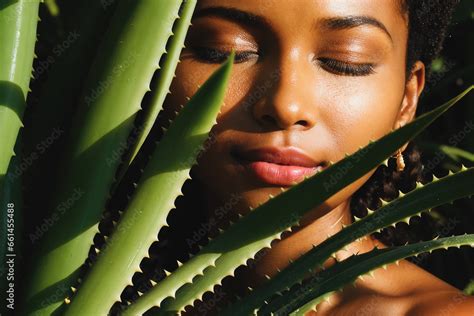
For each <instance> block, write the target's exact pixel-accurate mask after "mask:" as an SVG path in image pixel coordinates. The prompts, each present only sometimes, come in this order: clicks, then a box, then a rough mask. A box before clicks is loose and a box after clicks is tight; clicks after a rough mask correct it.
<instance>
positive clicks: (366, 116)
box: [315, 76, 403, 161]
mask: <svg viewBox="0 0 474 316" xmlns="http://www.w3.org/2000/svg"><path fill="white" fill-rule="evenodd" d="M318 90H319V91H318ZM402 92H403V88H401V89H394V84H393V82H392V83H390V84H385V83H384V81H383V80H380V79H378V78H377V76H373V77H358V78H347V79H339V80H337V82H336V80H334V82H331V81H329V82H326V83H325V84H324V86H322V85H321V86H319V87H318V88H317V92H316V93H318V95H319V97H318V98H319V100H320V101H319V103H320V104H323V105H324V106H320V108H319V116H320V120H321V122H322V123H323V124H324V127H325V129H326V130H327V133H328V134H329V135H331V138H332V143H333V145H334V146H335V148H334V149H336V152H338V155H339V157H333V158H334V161H336V160H339V159H341V158H342V157H343V155H344V154H345V153H352V152H354V151H356V150H358V149H359V147H360V146H366V145H367V144H368V143H369V141H370V140H376V139H379V138H380V137H382V136H384V135H385V134H387V133H388V132H390V131H391V129H392V128H393V126H394V123H395V121H396V118H397V115H398V112H399V109H400V104H401V100H402ZM315 100H317V98H315Z"/></svg>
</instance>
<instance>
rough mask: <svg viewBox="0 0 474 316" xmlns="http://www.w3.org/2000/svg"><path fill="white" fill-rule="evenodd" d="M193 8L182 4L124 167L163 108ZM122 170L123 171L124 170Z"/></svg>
mask: <svg viewBox="0 0 474 316" xmlns="http://www.w3.org/2000/svg"><path fill="white" fill-rule="evenodd" d="M195 7H196V0H187V1H184V3H183V9H182V11H181V17H180V19H178V21H177V22H176V23H177V25H176V28H175V30H174V35H173V37H172V41H171V45H170V47H169V49H168V52H167V54H166V60H165V62H164V64H163V66H162V67H161V70H160V74H159V75H160V76H159V78H158V80H157V83H156V85H155V87H153V88H152V91H156V93H154V94H153V97H152V101H151V106H150V109H149V110H148V113H147V115H146V118H145V121H144V123H143V125H142V126H140V134H139V136H138V137H137V141H136V144H135V145H134V148H133V150H132V152H131V154H130V156H129V157H128V159H127V161H125V166H128V165H130V163H131V162H132V161H133V159H134V158H135V156H136V155H137V153H138V151H139V150H140V148H141V146H142V145H143V142H144V141H145V138H146V136H147V135H148V133H149V132H150V130H151V128H152V126H153V123H154V122H155V120H156V118H157V116H158V113H159V112H160V111H161V109H162V108H163V103H164V101H165V97H166V95H167V94H169V93H170V90H169V88H170V85H171V81H172V80H173V77H174V72H175V69H176V66H177V65H178V62H179V56H180V55H181V49H182V48H183V47H184V39H185V37H186V33H187V31H188V28H189V25H190V24H191V17H192V15H193V12H194V8H195ZM123 170H125V168H124V169H123ZM120 178H121V177H119V179H120Z"/></svg>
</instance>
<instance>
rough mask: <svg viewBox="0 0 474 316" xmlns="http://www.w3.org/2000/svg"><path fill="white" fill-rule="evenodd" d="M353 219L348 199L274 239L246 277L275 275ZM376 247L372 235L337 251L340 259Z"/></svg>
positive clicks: (254, 280) (255, 279) (259, 279)
mask: <svg viewBox="0 0 474 316" xmlns="http://www.w3.org/2000/svg"><path fill="white" fill-rule="evenodd" d="M351 222H352V218H351V212H350V208H349V201H347V202H344V203H342V204H340V205H339V206H337V207H336V208H334V209H333V210H331V211H330V212H328V213H327V214H325V215H324V216H322V217H319V218H317V219H315V220H313V221H311V222H310V223H308V224H306V225H304V226H303V227H301V228H300V229H298V230H297V231H293V232H292V233H291V234H289V235H288V236H286V237H284V238H283V239H282V240H279V241H278V242H276V243H274V245H272V248H271V249H269V250H268V251H267V252H266V253H265V255H264V256H262V257H259V259H258V264H255V265H253V266H254V269H252V271H248V273H249V275H247V276H246V278H248V279H249V280H251V282H252V283H254V284H255V285H257V284H259V283H261V282H263V281H264V280H265V275H268V276H270V277H273V276H274V275H275V274H276V273H277V272H278V271H279V270H282V269H284V268H285V267H286V266H287V265H288V264H289V261H290V260H296V259H297V258H298V257H300V256H301V255H303V254H304V253H305V252H307V251H309V250H311V248H312V247H313V245H319V244H320V243H322V242H323V241H324V240H326V239H327V238H328V236H332V235H334V234H336V233H337V232H339V231H340V230H341V229H342V228H343V225H349V224H351ZM373 247H374V242H373V240H372V239H371V238H365V239H362V240H360V241H356V242H353V243H351V244H350V245H348V246H347V247H346V248H345V250H340V251H338V252H337V253H336V260H337V261H342V260H344V259H345V258H347V257H349V256H350V255H352V254H355V253H357V252H360V253H362V252H366V251H369V250H371V249H373ZM336 260H335V259H333V258H330V259H329V260H327V261H326V262H325V263H324V264H323V266H324V267H329V266H331V265H332V264H334V263H335V261H336Z"/></svg>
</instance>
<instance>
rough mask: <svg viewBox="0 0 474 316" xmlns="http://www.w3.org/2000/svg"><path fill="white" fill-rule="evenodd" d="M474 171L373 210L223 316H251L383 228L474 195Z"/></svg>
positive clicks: (465, 170)
mask: <svg viewBox="0 0 474 316" xmlns="http://www.w3.org/2000/svg"><path fill="white" fill-rule="evenodd" d="M473 182H474V168H470V169H466V168H463V169H462V170H461V171H460V172H458V173H456V174H453V175H449V176H446V177H444V178H442V179H439V180H435V181H433V182H431V183H429V184H427V185H425V186H423V185H421V183H418V186H417V188H416V189H415V190H413V191H411V192H409V193H407V194H403V193H401V192H400V197H399V198H397V199H395V200H393V201H392V202H390V203H386V202H384V203H383V204H385V205H384V206H382V207H381V208H380V209H379V210H377V211H376V212H373V211H370V210H369V215H368V216H367V217H364V218H363V219H360V220H358V221H356V222H354V223H353V224H351V225H350V226H348V227H346V228H344V229H342V230H341V231H340V232H338V233H337V234H335V235H333V236H331V237H329V238H328V239H326V240H325V241H324V242H322V243H321V244H319V245H317V246H315V247H314V248H313V249H311V250H310V251H308V252H307V253H305V254H304V255H303V256H301V257H300V258H298V259H297V260H295V261H294V262H293V263H292V264H291V265H290V266H288V267H286V268H285V269H284V270H282V271H281V272H279V273H278V274H277V275H276V276H275V277H273V278H272V279H270V280H268V281H267V282H266V283H265V284H263V285H262V286H261V287H259V288H257V289H255V290H254V291H253V292H252V293H251V294H250V295H248V296H247V297H244V298H243V299H242V300H241V301H239V302H238V304H235V305H233V306H231V307H230V308H228V309H226V311H224V312H223V313H222V315H247V314H250V313H251V312H252V311H253V310H255V309H257V308H258V307H259V306H261V305H263V303H264V301H265V300H268V299H269V298H270V297H271V296H272V295H274V294H275V293H279V292H281V291H283V290H284V289H285V288H287V287H289V286H292V285H293V284H296V283H297V282H301V280H303V279H304V278H305V277H306V276H307V274H308V273H311V272H312V271H314V269H315V267H318V266H321V267H322V264H323V263H324V262H325V261H326V260H327V259H328V258H329V257H331V256H332V255H333V254H335V253H336V252H337V251H338V250H340V249H342V248H343V247H345V246H346V245H348V244H350V243H351V242H353V241H354V240H356V239H358V238H361V237H363V236H366V235H368V234H371V233H374V232H379V231H380V230H381V229H382V228H383V227H387V226H389V225H395V223H397V222H401V221H403V222H406V223H408V221H409V219H410V218H411V217H413V216H416V215H419V214H420V213H421V212H422V211H424V210H427V209H431V208H433V207H436V206H439V205H442V204H445V203H448V202H451V201H454V200H456V199H459V198H462V197H465V196H470V195H472V194H474V187H473V186H472V185H470V183H473Z"/></svg>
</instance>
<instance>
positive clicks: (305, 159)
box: [232, 147, 324, 186]
mask: <svg viewBox="0 0 474 316" xmlns="http://www.w3.org/2000/svg"><path fill="white" fill-rule="evenodd" d="M232 155H233V156H234V157H235V158H236V160H238V161H239V162H240V163H241V164H242V165H244V166H245V167H246V169H247V170H249V171H250V172H251V173H252V174H253V175H254V176H255V177H256V178H257V179H259V180H260V181H263V182H265V183H267V184H272V185H280V186H289V185H294V184H296V183H298V182H300V181H302V180H303V179H304V176H308V177H309V176H312V175H314V174H315V173H317V172H320V171H322V170H323V169H324V165H323V164H321V163H317V162H316V161H315V160H313V159H311V158H310V157H309V156H307V155H306V154H305V153H304V152H302V151H301V150H299V149H296V148H294V147H285V148H278V147H261V148H256V149H252V150H240V151H239V150H238V149H236V150H235V151H233V152H232Z"/></svg>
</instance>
